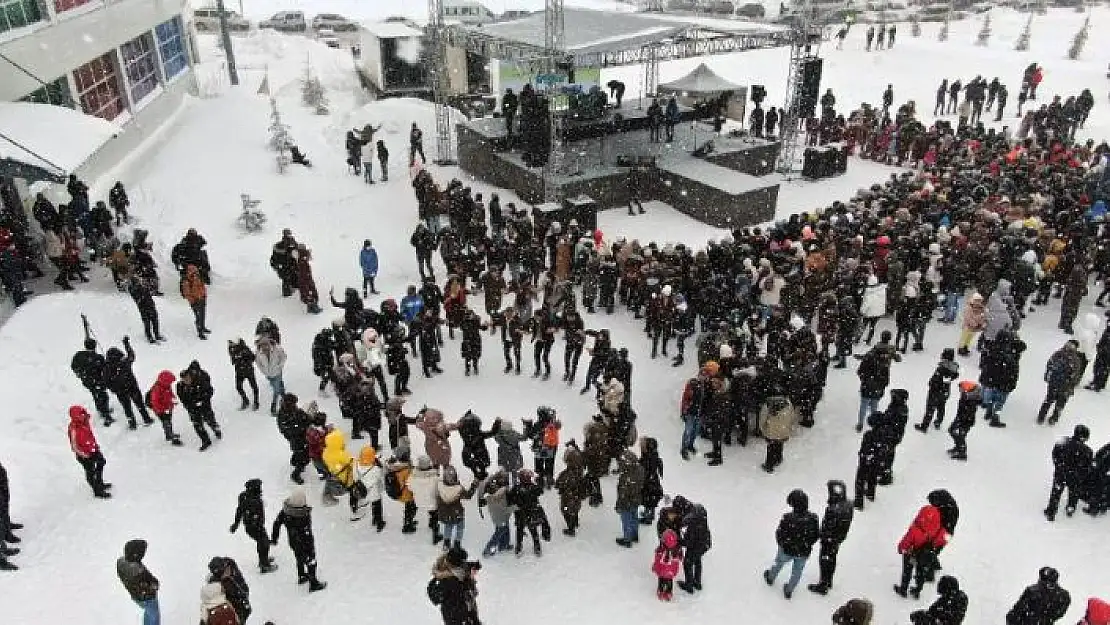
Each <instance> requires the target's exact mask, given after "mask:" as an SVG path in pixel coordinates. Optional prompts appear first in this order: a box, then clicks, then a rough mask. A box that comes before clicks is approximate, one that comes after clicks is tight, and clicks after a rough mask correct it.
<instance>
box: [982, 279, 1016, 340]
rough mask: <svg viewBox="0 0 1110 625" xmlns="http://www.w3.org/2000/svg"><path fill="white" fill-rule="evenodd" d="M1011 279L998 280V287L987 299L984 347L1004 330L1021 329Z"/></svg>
mask: <svg viewBox="0 0 1110 625" xmlns="http://www.w3.org/2000/svg"><path fill="white" fill-rule="evenodd" d="M1011 288H1012V287H1011V285H1010V281H1009V280H1006V279H1002V280H999V281H998V287H997V288H995V290H994V291H993V292H992V293H991V296H990V299H988V300H987V317H986V324H985V326H984V328H983V349H984V350H986V348H987V347H988V346H989V345H990V343H991V342H993V341H995V340H996V339H997V338H998V335H999V334H1000V333H1001V332H1002V331H1004V330H1012V331H1014V332H1017V331H1018V330H1019V329H1021V316H1020V315H1019V314H1018V312H1017V310H1016V309H1015V308H1014V298H1013V296H1012V294H1011Z"/></svg>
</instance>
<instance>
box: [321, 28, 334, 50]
mask: <svg viewBox="0 0 1110 625" xmlns="http://www.w3.org/2000/svg"><path fill="white" fill-rule="evenodd" d="M316 39H317V41H319V42H320V43H322V44H324V45H326V46H327V47H329V48H339V47H340V43H339V36H338V35H336V34H335V31H334V30H332V29H330V28H321V29H320V30H317V31H316Z"/></svg>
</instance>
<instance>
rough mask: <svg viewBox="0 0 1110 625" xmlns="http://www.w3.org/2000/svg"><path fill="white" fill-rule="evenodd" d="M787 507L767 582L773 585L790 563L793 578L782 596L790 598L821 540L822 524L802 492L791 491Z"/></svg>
mask: <svg viewBox="0 0 1110 625" xmlns="http://www.w3.org/2000/svg"><path fill="white" fill-rule="evenodd" d="M786 504H787V505H788V506H790V512H787V513H786V514H784V515H782V520H780V521H779V526H778V529H776V530H775V542H776V543H777V544H778V553H777V554H776V555H775V560H774V562H773V563H772V564H771V568H769V569H767V570H766V571H763V581H765V582H767V585H768V586H773V585H774V584H775V578H776V577H778V574H779V572H780V571H782V567H784V566H786V564H787V563H788V562H789V563H790V566H791V569H790V579H789V580H787V582H786V585H785V586H783V587H782V595H783V596H784V597H786V598H787V599H789V598H790V597H791V596H793V594H794V588H795V587H797V585H798V582H799V581H801V579H802V571H803V570H805V566H806V561H807V560H809V556H810V554H811V553H813V545H814V544H815V543H816V542H817V541H818V539H820V537H821V523H820V521H819V520H818V519H817V515H816V514H814V513H812V512H810V511H809V497H807V496H806V494H805V492H803V491H802V490H800V489H795V490H792V491H790V494H789V495H787V496H786Z"/></svg>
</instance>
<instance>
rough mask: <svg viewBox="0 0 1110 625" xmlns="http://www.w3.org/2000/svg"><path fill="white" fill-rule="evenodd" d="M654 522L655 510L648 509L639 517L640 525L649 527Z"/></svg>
mask: <svg viewBox="0 0 1110 625" xmlns="http://www.w3.org/2000/svg"><path fill="white" fill-rule="evenodd" d="M654 522H655V508H648V509H646V510H644V513H643V514H641V515H640V525H651V524H652V523H654Z"/></svg>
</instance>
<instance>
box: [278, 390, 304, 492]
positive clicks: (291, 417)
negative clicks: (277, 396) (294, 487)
mask: <svg viewBox="0 0 1110 625" xmlns="http://www.w3.org/2000/svg"><path fill="white" fill-rule="evenodd" d="M298 401H300V398H299V397H297V396H296V395H294V394H293V393H286V394H285V395H282V397H281V407H280V408H278V412H277V428H278V432H279V433H281V436H282V438H284V439H285V442H287V443H288V444H289V452H290V455H289V466H291V467H293V472H292V473H290V474H289V479H291V480H293V481H294V482H296V483H297V484H304V478H303V477H301V473H303V472H304V470H305V467H307V466H308V463H309V461H310V459H309V456H308V439H307V438H306V437H305V434H306V433H307V432H308V428H309V425H311V419H310V418H309V416H308V414H307V413H306V412H305V411H304V410H301V409H300V408H299V407H298V406H297V402H298Z"/></svg>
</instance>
